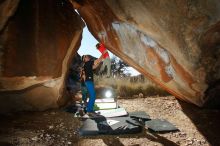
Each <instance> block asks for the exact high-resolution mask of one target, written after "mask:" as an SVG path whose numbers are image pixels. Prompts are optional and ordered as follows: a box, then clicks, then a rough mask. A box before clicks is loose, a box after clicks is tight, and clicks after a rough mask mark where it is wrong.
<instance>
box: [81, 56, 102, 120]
mask: <svg viewBox="0 0 220 146" xmlns="http://www.w3.org/2000/svg"><path fill="white" fill-rule="evenodd" d="M102 59H103V54H102V55H101V56H100V58H99V59H96V60H92V59H91V56H90V55H84V56H83V57H82V60H83V62H84V66H83V70H84V73H85V75H84V80H85V85H86V88H87V90H88V93H89V102H88V103H87V106H86V110H87V114H88V115H89V116H94V114H95V113H94V110H93V107H94V103H95V99H96V93H95V87H94V82H93V70H94V69H95V68H97V67H98V65H99V64H100V62H101V61H102Z"/></svg>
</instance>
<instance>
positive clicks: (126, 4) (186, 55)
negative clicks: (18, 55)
mask: <svg viewBox="0 0 220 146" xmlns="http://www.w3.org/2000/svg"><path fill="white" fill-rule="evenodd" d="M70 1H71V3H72V4H73V6H74V7H75V8H76V9H77V10H78V12H79V14H80V15H81V17H82V18H83V19H84V21H85V22H86V24H87V26H88V28H89V30H90V31H91V33H92V34H93V35H94V36H95V37H96V38H97V39H98V40H99V41H101V42H103V43H105V45H106V46H107V48H108V49H109V50H110V51H112V52H113V53H114V54H116V55H117V56H119V57H120V58H121V59H123V60H124V61H126V62H127V63H128V64H130V65H131V66H133V67H134V68H136V69H137V70H138V71H140V72H141V73H142V74H144V75H145V76H147V77H149V78H150V79H152V80H153V81H155V82H156V83H157V84H158V85H160V86H161V87H163V88H164V89H166V90H167V91H169V92H170V93H172V94H173V95H175V96H176V97H178V98H180V99H182V100H185V101H188V102H191V103H194V104H196V105H198V106H202V105H204V103H205V102H206V101H207V99H208V98H207V97H209V95H208V93H210V92H207V89H209V91H212V93H213V92H215V94H212V96H213V95H215V96H214V97H212V98H219V97H218V95H219V92H220V91H219V90H218V86H216V85H215V84H216V83H218V80H219V79H220V49H219V45H220V3H219V0H203V1H201V0H194V1H176V0H130V1H128V0H70ZM213 85H215V86H213ZM210 88H211V89H210Z"/></svg>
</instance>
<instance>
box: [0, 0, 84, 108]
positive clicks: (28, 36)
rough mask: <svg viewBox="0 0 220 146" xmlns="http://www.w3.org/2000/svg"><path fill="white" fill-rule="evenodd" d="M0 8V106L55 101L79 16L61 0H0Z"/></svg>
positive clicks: (60, 97) (75, 42) (78, 32)
mask: <svg viewBox="0 0 220 146" xmlns="http://www.w3.org/2000/svg"><path fill="white" fill-rule="evenodd" d="M0 8H1V9H0V111H1V112H6V111H15V110H44V109H47V108H53V107H58V106H59V105H60V104H62V103H63V102H64V101H65V96H64V91H65V90H63V89H64V88H65V84H64V82H65V78H66V74H67V70H68V69H67V66H69V64H70V60H72V58H73V56H74V54H75V52H76V50H77V49H78V48H79V46H80V41H81V38H82V29H83V27H84V24H83V22H82V20H81V18H80V17H79V15H78V14H77V13H76V12H75V11H74V10H73V8H72V5H71V4H70V3H69V2H68V1H65V0H46V1H38V0H31V1H29V0H20V2H19V1H18V0H11V1H10V0H3V1H1V2H0ZM12 15H13V16H12Z"/></svg>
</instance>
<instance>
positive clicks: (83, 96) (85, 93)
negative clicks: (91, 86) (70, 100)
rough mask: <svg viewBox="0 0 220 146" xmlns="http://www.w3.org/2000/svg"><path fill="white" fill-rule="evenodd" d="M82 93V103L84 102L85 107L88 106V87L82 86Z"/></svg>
mask: <svg viewBox="0 0 220 146" xmlns="http://www.w3.org/2000/svg"><path fill="white" fill-rule="evenodd" d="M81 88H82V89H81V91H82V101H83V102H84V105H86V104H87V88H86V86H82V87H81Z"/></svg>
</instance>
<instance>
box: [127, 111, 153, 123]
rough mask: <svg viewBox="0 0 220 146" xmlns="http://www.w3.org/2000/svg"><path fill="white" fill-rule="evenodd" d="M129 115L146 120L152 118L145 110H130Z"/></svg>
mask: <svg viewBox="0 0 220 146" xmlns="http://www.w3.org/2000/svg"><path fill="white" fill-rule="evenodd" d="M129 116H130V117H131V118H136V119H141V120H144V121H147V120H150V116H149V115H148V114H147V113H145V112H144V111H136V112H130V113H129Z"/></svg>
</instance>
